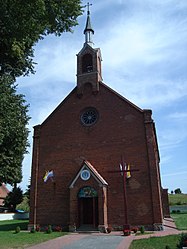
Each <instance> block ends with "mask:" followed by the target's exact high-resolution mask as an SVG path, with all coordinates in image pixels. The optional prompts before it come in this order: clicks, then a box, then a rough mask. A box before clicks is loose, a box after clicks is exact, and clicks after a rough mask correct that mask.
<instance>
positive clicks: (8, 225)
mask: <svg viewBox="0 0 187 249" xmlns="http://www.w3.org/2000/svg"><path fill="white" fill-rule="evenodd" d="M17 226H19V227H20V229H21V230H27V226H28V221H21V220H20V221H19V220H17V221H15V220H14V221H7V222H0V231H12V230H15V229H16V227H17Z"/></svg>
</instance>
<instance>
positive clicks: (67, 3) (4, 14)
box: [0, 0, 82, 78]
mask: <svg viewBox="0 0 187 249" xmlns="http://www.w3.org/2000/svg"><path fill="white" fill-rule="evenodd" d="M80 4H81V0H32V1H31V0H0V6H1V7H0V69H1V70H0V75H4V74H9V75H11V76H13V77H14V78H15V77H18V76H21V75H27V74H28V73H30V72H31V73H34V62H33V53H34V49H33V46H34V45H35V44H36V43H37V42H38V41H39V40H41V39H43V38H44V37H45V36H46V35H48V34H55V35H57V36H60V35H61V34H62V33H63V32H68V31H72V27H73V26H75V25H77V17H78V16H79V15H81V14H82V8H81V5H80Z"/></svg>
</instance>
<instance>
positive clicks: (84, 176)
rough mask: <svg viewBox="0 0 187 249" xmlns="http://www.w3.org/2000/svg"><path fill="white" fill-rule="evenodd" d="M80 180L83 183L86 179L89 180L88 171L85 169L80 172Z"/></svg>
mask: <svg viewBox="0 0 187 249" xmlns="http://www.w3.org/2000/svg"><path fill="white" fill-rule="evenodd" d="M81 179H82V180H84V181H87V180H88V179H90V171H89V170H87V169H84V170H82V171H81Z"/></svg>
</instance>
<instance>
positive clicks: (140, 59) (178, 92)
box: [17, 0, 187, 193]
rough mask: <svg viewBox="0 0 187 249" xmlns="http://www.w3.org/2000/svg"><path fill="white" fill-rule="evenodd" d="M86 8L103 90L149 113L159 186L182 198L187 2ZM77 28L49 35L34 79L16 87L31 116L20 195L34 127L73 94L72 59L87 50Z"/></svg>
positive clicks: (113, 0)
mask: <svg viewBox="0 0 187 249" xmlns="http://www.w3.org/2000/svg"><path fill="white" fill-rule="evenodd" d="M90 2H91V3H92V4H93V5H92V6H91V7H90V9H91V23H92V27H93V29H94V31H95V34H94V37H93V41H94V44H95V46H94V47H95V48H97V47H99V48H100V49H101V53H102V59H103V61H102V75H103V82H104V83H105V84H107V85H108V86H109V87H111V88H112V89H114V90H115V91H117V92H118V93H120V94H121V95H122V96H124V97H125V98H127V99H129V100H130V101H131V102H132V103H134V104H135V105H137V106H138V107H140V108H141V109H152V111H153V119H154V121H155V124H156V131H157V138H158V145H159V153H160V172H161V181H162V186H163V188H168V191H169V192H171V190H175V189H176V188H180V189H181V190H182V192H183V193H187V1H186V0H164V1H163V0H102V1H101V0H92V1H90ZM86 3H87V1H83V3H82V4H83V5H85V4H86ZM78 22H79V25H78V26H76V27H74V28H73V29H74V32H73V33H64V34H62V36H61V37H55V36H53V35H51V36H48V37H45V39H44V40H42V41H40V42H39V43H38V44H36V46H35V58H34V61H35V62H36V63H37V64H36V66H35V70H36V73H35V74H34V75H30V76H28V77H23V78H18V79H17V84H18V91H19V92H20V93H22V94H24V95H25V99H26V100H27V102H28V103H29V105H30V108H29V115H30V116H31V120H30V123H29V129H30V136H29V141H30V148H29V153H28V154H27V155H26V156H25V159H24V162H23V181H22V183H21V184H20V186H21V188H22V189H23V190H25V188H26V186H27V185H28V184H29V178H30V175H31V160H32V136H33V126H35V125H37V124H41V123H42V122H43V121H44V120H45V118H46V117H47V116H48V115H49V114H50V113H51V112H52V111H53V110H54V109H55V108H56V106H57V105H58V104H59V103H60V102H61V101H62V100H63V99H64V98H65V97H66V96H67V95H68V94H69V93H70V91H71V90H72V89H73V88H74V87H75V86H76V63H77V62H76V54H77V53H78V52H79V51H80V50H81V49H82V47H83V43H84V34H83V30H84V28H85V23H86V12H85V13H84V15H82V16H81V17H79V18H78Z"/></svg>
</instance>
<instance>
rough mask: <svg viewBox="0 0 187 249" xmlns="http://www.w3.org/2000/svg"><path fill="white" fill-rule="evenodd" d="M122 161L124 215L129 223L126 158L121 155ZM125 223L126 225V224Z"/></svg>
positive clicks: (126, 222)
mask: <svg viewBox="0 0 187 249" xmlns="http://www.w3.org/2000/svg"><path fill="white" fill-rule="evenodd" d="M121 159H122V160H121V161H122V167H123V195H124V216H125V224H128V216H127V190H126V189H127V188H126V180H127V179H126V174H127V173H126V169H125V163H124V158H123V157H121ZM125 224H124V225H125Z"/></svg>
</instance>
